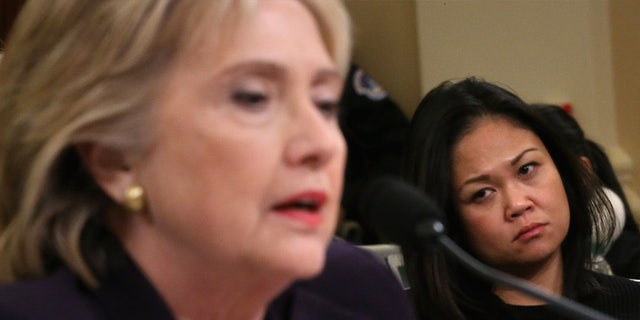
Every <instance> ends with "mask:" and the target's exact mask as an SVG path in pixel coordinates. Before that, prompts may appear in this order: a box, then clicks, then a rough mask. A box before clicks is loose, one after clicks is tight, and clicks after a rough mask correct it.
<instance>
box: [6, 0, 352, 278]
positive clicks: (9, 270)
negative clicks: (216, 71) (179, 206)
mask: <svg viewBox="0 0 640 320" xmlns="http://www.w3.org/2000/svg"><path fill="white" fill-rule="evenodd" d="M256 1H259V0H243V1H239V0H226V1H222V0H216V1H208V0H207V1H181V0H136V1H129V0H121V1H118V0H113V1H107V0H105V1H93V0H32V1H29V2H28V3H27V4H26V5H25V7H24V8H23V10H22V12H21V13H20V15H19V16H18V18H17V20H16V23H15V25H14V27H13V30H12V32H11V34H10V35H9V39H8V41H7V47H6V50H5V56H4V58H3V60H2V63H0V279H2V280H16V279H25V278H34V277H41V276H44V275H46V274H48V273H49V272H51V271H52V269H53V268H54V267H56V266H57V265H59V264H61V263H62V264H65V265H67V266H68V267H69V268H70V269H71V270H72V271H73V272H75V273H76V274H78V275H79V276H80V277H81V278H82V279H83V280H84V281H85V282H86V283H87V284H88V285H89V286H92V287H96V286H98V285H99V283H98V278H97V277H96V272H97V271H100V270H102V269H104V268H106V263H107V261H105V252H104V251H105V247H106V246H108V243H110V242H109V241H110V240H109V239H110V238H109V236H105V235H104V232H102V231H104V229H105V225H104V214H103V213H104V212H105V210H106V209H107V208H109V207H115V206H117V204H115V203H114V202H113V200H111V199H110V198H108V197H107V196H106V195H105V194H104V192H103V191H102V190H101V189H100V188H99V187H98V186H97V185H96V183H95V182H94V181H93V179H92V178H91V177H90V175H89V174H88V173H87V171H86V170H85V169H84V168H83V165H82V162H81V161H80V159H79V157H78V156H77V154H76V151H75V146H77V145H78V144H80V143H85V142H96V143H100V144H102V145H105V146H107V147H110V148H115V149H117V150H122V151H123V152H125V153H127V155H128V156H131V157H133V158H136V157H139V156H140V155H141V154H143V153H144V152H145V148H147V147H148V146H149V145H150V143H151V140H152V139H153V127H152V125H151V122H150V121H149V117H150V114H151V112H152V111H151V110H152V109H151V108H152V107H153V102H154V101H153V99H154V97H155V96H156V93H157V91H158V89H159V87H160V85H161V83H162V81H163V75H164V74H165V73H166V71H167V70H168V69H170V67H171V65H172V64H173V63H174V62H175V60H176V57H177V56H178V55H179V54H180V53H181V52H182V51H188V50H189V49H190V48H192V47H193V46H194V45H196V43H197V40H198V37H199V36H202V35H204V33H199V32H204V31H203V30H201V29H202V28H199V26H200V24H202V23H203V21H205V20H206V22H207V23H216V26H218V27H219V30H220V31H219V32H218V34H217V35H216V36H218V37H223V36H232V32H233V28H234V27H235V25H234V23H237V22H234V21H236V20H240V19H234V17H236V18H237V17H238V16H240V15H244V14H248V13H249V12H250V8H252V7H253V5H254V4H255V2H256ZM299 1H300V2H301V3H303V4H304V5H305V6H306V7H307V8H308V10H309V11H310V12H311V13H312V15H313V16H314V18H315V20H316V22H317V24H318V27H319V29H320V33H321V35H322V39H323V41H324V42H325V46H326V48H327V50H328V52H329V54H330V55H331V57H332V58H333V60H334V61H335V63H336V64H337V65H338V66H339V67H340V68H341V70H342V71H343V73H344V72H346V70H347V67H348V62H349V58H350V48H351V33H350V24H349V18H348V15H347V13H346V11H345V9H344V7H343V6H342V4H341V3H340V1H339V0H335V1H328V0H299ZM228 29H232V30H228ZM223 30H224V33H223ZM228 31H230V32H231V33H228ZM229 34H231V35H229ZM207 36H209V37H210V36H211V34H207ZM111 240H112V239H111Z"/></svg>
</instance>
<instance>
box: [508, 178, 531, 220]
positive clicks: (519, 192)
mask: <svg viewBox="0 0 640 320" xmlns="http://www.w3.org/2000/svg"><path fill="white" fill-rule="evenodd" d="M503 194H504V205H505V206H504V207H505V219H506V220H508V221H512V220H515V219H517V218H518V217H521V216H523V215H525V214H526V213H527V212H528V211H529V210H531V208H532V207H533V202H532V201H531V199H530V198H529V197H528V194H527V192H526V190H525V189H524V188H522V187H517V186H513V185H512V186H510V187H508V188H505V190H504V191H503Z"/></svg>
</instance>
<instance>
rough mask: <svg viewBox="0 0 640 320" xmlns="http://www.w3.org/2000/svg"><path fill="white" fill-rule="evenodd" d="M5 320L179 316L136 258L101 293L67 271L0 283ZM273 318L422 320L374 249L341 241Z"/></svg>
mask: <svg viewBox="0 0 640 320" xmlns="http://www.w3.org/2000/svg"><path fill="white" fill-rule="evenodd" d="M0 319H38V320H47V319H51V320H55V319H60V320H62V319H64V320H74V319H87V320H88V319H91V320H94V319H95V320H97V319H118V320H120V319H136V320H138V319H154V320H162V319H173V316H172V315H171V313H170V312H169V310H168V308H167V306H166V305H165V303H164V302H163V301H162V298H161V297H160V295H159V294H158V293H157V292H156V291H155V289H154V288H153V287H152V286H151V284H150V283H149V282H148V281H147V279H146V278H145V277H144V276H143V274H142V273H141V272H140V271H139V270H138V269H137V268H136V266H135V265H134V264H133V262H129V263H127V264H126V265H125V266H123V267H121V268H119V269H118V270H117V272H113V273H111V274H110V276H109V278H108V281H105V282H103V285H102V286H101V287H100V288H99V289H98V290H96V291H92V290H89V289H87V288H86V287H85V286H84V285H83V284H82V283H81V281H80V279H79V278H78V277H76V276H75V275H74V274H73V273H72V272H71V271H69V270H68V269H66V268H62V269H60V270H59V271H58V272H56V273H54V274H52V275H51V276H49V277H46V278H43V279H38V280H28V281H19V282H14V283H10V284H5V285H2V286H0ZM265 319H268V320H285V319H296V320H298V319H299V320H303V319H304V320H314V319H330V320H340V319H345V320H346V319H349V320H358V319H363V320H364V319H389V320H391V319H393V320H403V319H415V316H414V314H413V310H412V307H411V305H410V302H409V298H408V296H407V294H406V293H405V292H404V291H403V290H402V289H401V288H400V284H399V282H398V281H397V280H396V278H395V276H394V275H393V274H391V273H390V271H389V270H388V269H387V268H386V266H384V265H383V264H382V263H380V262H378V261H377V260H376V259H375V258H374V257H373V256H371V255H370V254H369V253H367V252H364V251H363V250H361V249H358V248H355V247H354V246H352V245H350V244H348V243H346V242H345V241H343V240H339V239H334V240H333V241H332V242H331V244H330V246H329V250H328V253H327V262H326V265H325V269H324V271H323V273H322V274H321V275H320V276H318V277H316V278H314V279H312V280H308V281H301V282H298V283H295V284H293V285H292V286H291V287H290V288H289V289H288V290H286V291H285V292H284V293H282V294H281V295H280V296H279V297H278V298H276V299H275V300H274V301H273V303H272V304H271V305H270V306H269V309H268V310H267V314H266V315H265Z"/></svg>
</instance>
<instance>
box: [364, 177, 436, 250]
mask: <svg viewBox="0 0 640 320" xmlns="http://www.w3.org/2000/svg"><path fill="white" fill-rule="evenodd" d="M359 208H360V212H361V213H362V214H363V218H364V221H365V222H366V223H368V225H369V226H370V227H371V228H372V229H373V230H374V231H375V232H376V233H377V234H378V236H380V237H381V238H382V239H383V240H385V241H390V242H394V243H397V244H399V245H401V246H408V247H413V248H416V249H424V248H425V247H428V246H430V245H431V244H433V243H435V241H436V240H437V237H438V236H440V235H441V234H443V233H444V226H443V224H442V222H441V220H442V217H443V215H442V213H441V210H440V209H439V208H438V206H436V205H435V203H434V202H433V200H432V199H431V198H429V197H428V196H427V195H425V194H424V192H422V191H421V190H419V189H418V188H416V187H414V186H412V185H410V184H409V183H407V182H404V181H402V180H401V179H400V178H397V177H391V176H381V177H378V178H374V179H373V180H371V181H369V182H367V183H365V185H364V187H363V188H362V191H361V194H360V201H359Z"/></svg>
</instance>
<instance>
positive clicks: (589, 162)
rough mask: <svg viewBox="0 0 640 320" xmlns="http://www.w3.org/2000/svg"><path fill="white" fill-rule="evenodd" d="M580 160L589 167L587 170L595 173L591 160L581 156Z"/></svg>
mask: <svg viewBox="0 0 640 320" xmlns="http://www.w3.org/2000/svg"><path fill="white" fill-rule="evenodd" d="M580 160H581V161H582V162H584V164H586V165H587V168H589V170H591V171H593V167H592V166H591V160H589V158H587V157H585V156H580Z"/></svg>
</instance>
